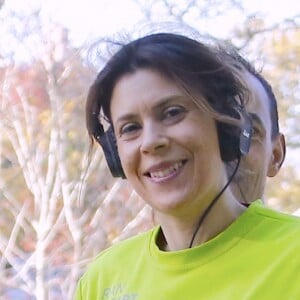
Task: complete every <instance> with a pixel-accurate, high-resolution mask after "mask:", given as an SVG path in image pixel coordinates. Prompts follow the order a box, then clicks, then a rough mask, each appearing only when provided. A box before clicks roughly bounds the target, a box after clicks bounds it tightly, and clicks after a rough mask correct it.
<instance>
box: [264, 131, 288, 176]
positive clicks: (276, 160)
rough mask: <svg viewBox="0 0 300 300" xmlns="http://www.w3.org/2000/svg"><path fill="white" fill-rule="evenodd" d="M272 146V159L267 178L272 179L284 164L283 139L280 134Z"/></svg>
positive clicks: (284, 147)
mask: <svg viewBox="0 0 300 300" xmlns="http://www.w3.org/2000/svg"><path fill="white" fill-rule="evenodd" d="M272 144H273V146H272V147H273V149H272V158H271V160H270V162H269V166H268V173H267V175H268V177H274V176H276V175H277V173H278V172H279V170H280V168H281V166H282V164H283V162H284V159H285V154H286V145H285V137H284V135H283V134H282V133H279V134H278V136H277V137H276V138H275V139H274V141H273V142H272Z"/></svg>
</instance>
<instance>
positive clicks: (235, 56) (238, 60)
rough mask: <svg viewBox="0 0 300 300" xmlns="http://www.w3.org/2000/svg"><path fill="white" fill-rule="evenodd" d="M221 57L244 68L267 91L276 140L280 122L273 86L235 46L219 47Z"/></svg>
mask: <svg viewBox="0 0 300 300" xmlns="http://www.w3.org/2000/svg"><path fill="white" fill-rule="evenodd" d="M217 51H219V55H220V56H224V55H225V56H228V57H229V58H230V60H232V61H233V65H234V67H236V68H238V69H240V67H241V66H242V67H243V68H244V69H245V70H246V71H248V72H249V73H250V74H251V75H253V76H254V77H255V78H256V79H257V80H258V81H259V82H260V83H261V85H262V86H263V88H264V89H265V91H266V93H267V96H268V99H269V112H270V118H271V124H272V128H271V138H272V139H275V138H276V137H277V136H278V134H279V121H278V119H279V118H278V107H277V99H276V97H275V94H274V92H273V89H272V86H271V85H270V83H269V82H268V81H267V80H266V79H265V78H264V77H263V75H262V74H261V72H259V71H257V70H256V69H255V67H254V66H253V65H252V64H251V63H250V62H249V61H248V60H247V59H245V58H244V57H243V56H241V54H240V53H239V52H238V50H237V49H236V48H234V47H233V46H230V47H224V46H219V48H218V50H217Z"/></svg>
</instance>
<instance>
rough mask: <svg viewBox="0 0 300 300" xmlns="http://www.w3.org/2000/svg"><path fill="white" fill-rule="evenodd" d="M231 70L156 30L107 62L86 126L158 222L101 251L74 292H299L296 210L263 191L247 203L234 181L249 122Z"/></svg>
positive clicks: (122, 295)
mask: <svg viewBox="0 0 300 300" xmlns="http://www.w3.org/2000/svg"><path fill="white" fill-rule="evenodd" d="M232 70H233V69H232V68H229V67H228V66H227V65H226V64H225V63H223V62H222V60H221V59H219V58H218V56H217V55H215V53H214V51H212V50H211V49H210V48H209V47H207V46H205V45H204V44H202V43H200V42H197V41H195V40H193V39H190V38H187V37H185V36H181V35H176V34H170V33H160V34H153V35H148V36H145V37H142V38H140V39H137V40H134V41H132V42H130V43H128V44H126V45H124V46H123V47H121V49H120V50H119V51H118V52H117V53H116V54H115V55H114V56H112V58H111V59H110V60H109V61H108V63H107V64H106V65H105V67H104V68H103V69H102V70H101V71H100V73H99V74H98V76H97V78H96V80H95V82H94V83H93V84H92V86H91V88H90V91H89V95H88V99H87V104H86V118H87V128H88V133H89V135H90V137H91V139H92V140H96V141H97V142H99V143H100V144H101V146H102V147H103V150H104V153H105V155H106V158H107V161H108V164H109V166H110V169H111V171H112V173H113V175H114V176H120V177H123V178H127V180H128V181H129V183H130V184H131V185H132V187H133V188H134V189H135V190H136V192H137V193H138V194H139V195H140V196H141V197H142V198H143V199H144V200H145V202H146V203H148V204H149V205H150V206H151V207H152V209H153V211H154V213H155V219H156V221H157V222H158V226H156V227H155V228H153V229H152V230H150V231H148V232H145V233H143V234H140V235H137V236H135V237H133V238H130V239H128V240H125V241H122V242H119V243H118V244H115V245H113V246H112V247H110V248H109V249H106V250H105V251H103V252H102V253H100V254H99V255H98V256H97V257H96V259H95V260H94V261H93V262H92V263H91V264H90V266H89V268H88V270H87V271H86V273H85V274H84V275H83V277H82V278H81V279H80V282H79V283H78V287H77V291H76V296H75V297H76V299H106V300H108V299H111V300H112V299H167V300H169V299H181V300H182V299H189V300H190V299H191V300H193V299H231V300H232V299H283V298H284V299H297V298H299V297H300V286H299V283H298V281H299V279H300V272H299V267H300V256H299V250H300V239H299V233H300V221H299V219H298V218H296V217H293V216H289V215H284V214H281V213H278V212H275V211H272V210H269V209H267V208H265V207H264V206H263V205H262V202H261V201H259V200H258V201H255V202H254V203H252V204H251V205H250V206H249V207H247V206H244V205H242V204H241V203H240V202H239V201H238V200H239V199H236V198H235V196H234V195H233V194H232V192H231V189H230V188H229V185H230V182H231V180H232V178H233V177H234V175H235V173H236V170H237V169H238V166H239V161H240V159H241V156H242V155H246V154H247V152H248V150H249V146H250V144H249V142H250V140H251V132H252V129H251V119H250V118H249V115H248V114H247V112H246V111H245V104H244V102H245V99H247V91H245V89H244V88H243V86H242V85H241V83H240V81H239V80H238V79H237V78H238V77H237V75H236V74H233V71H232ZM104 120H106V121H107V122H108V125H109V127H108V128H107V129H106V131H104V129H103V124H102V123H103V122H104ZM115 143H116V144H115ZM231 161H236V166H235V170H234V172H233V173H232V175H231V177H229V178H228V176H227V172H226V168H225V163H228V162H231ZM253 200H254V199H253Z"/></svg>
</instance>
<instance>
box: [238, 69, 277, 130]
mask: <svg viewBox="0 0 300 300" xmlns="http://www.w3.org/2000/svg"><path fill="white" fill-rule="evenodd" d="M243 76H244V80H245V81H246V85H247V89H248V91H249V100H248V102H247V103H246V109H247V111H248V112H249V113H253V114H256V115H257V117H259V119H260V120H261V122H262V124H263V125H264V127H265V129H266V131H267V132H271V114H270V100H269V97H268V95H267V92H266V91H265V88H264V87H263V85H262V84H261V83H260V81H259V80H258V79H257V78H256V77H255V76H254V75H252V74H250V73H249V72H247V71H245V72H244V73H243Z"/></svg>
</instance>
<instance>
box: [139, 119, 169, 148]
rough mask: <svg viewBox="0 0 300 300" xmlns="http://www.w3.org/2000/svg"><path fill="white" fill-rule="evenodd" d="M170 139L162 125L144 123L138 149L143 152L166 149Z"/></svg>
mask: <svg viewBox="0 0 300 300" xmlns="http://www.w3.org/2000/svg"><path fill="white" fill-rule="evenodd" d="M169 144H170V139H169V137H168V135H167V132H166V130H165V128H164V127H163V126H159V125H157V124H153V123H151V124H144V126H143V133H142V141H141V146H140V150H141V152H142V153H144V154H149V153H151V154H155V153H157V152H158V151H163V150H164V149H167V148H168V146H169Z"/></svg>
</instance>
